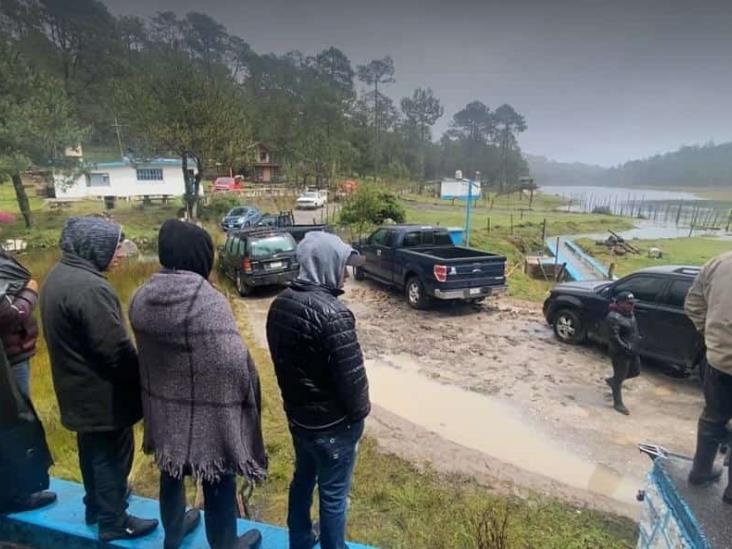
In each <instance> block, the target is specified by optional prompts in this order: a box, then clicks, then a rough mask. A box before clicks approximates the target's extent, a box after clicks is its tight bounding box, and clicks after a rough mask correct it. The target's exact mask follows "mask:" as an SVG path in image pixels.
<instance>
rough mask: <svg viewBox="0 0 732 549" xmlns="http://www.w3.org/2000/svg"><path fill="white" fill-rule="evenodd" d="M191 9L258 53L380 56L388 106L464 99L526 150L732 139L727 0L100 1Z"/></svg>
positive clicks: (646, 149)
mask: <svg viewBox="0 0 732 549" xmlns="http://www.w3.org/2000/svg"><path fill="white" fill-rule="evenodd" d="M106 3H107V5H108V6H109V7H110V9H111V10H112V11H113V12H114V13H116V14H137V15H152V14H154V13H155V11H158V10H161V11H162V10H173V11H176V12H177V13H178V14H179V15H182V14H184V13H186V12H188V11H201V12H203V13H207V14H209V15H211V16H212V17H214V18H216V19H218V20H219V21H220V22H222V23H223V24H224V25H225V26H226V27H227V29H228V30H229V32H230V33H232V34H238V35H239V36H241V37H242V38H244V39H245V40H246V41H247V42H249V43H250V45H251V46H252V47H253V48H254V49H255V51H257V52H259V53H263V52H275V53H285V52H287V51H289V50H293V49H299V50H301V51H302V52H303V53H305V54H311V53H314V52H316V51H319V50H321V49H323V48H326V47H329V46H331V45H333V46H336V47H338V48H340V49H342V50H343V51H344V52H345V53H346V54H347V55H348V56H349V57H350V58H351V61H352V62H353V63H354V65H355V64H358V63H363V62H364V61H367V60H370V59H373V58H377V57H382V56H384V55H386V54H390V55H391V56H392V57H393V58H394V62H395V65H396V83H395V84H393V85H391V86H389V87H388V88H387V90H386V92H387V93H388V95H390V96H391V97H392V98H394V99H395V100H396V101H397V102H398V100H399V98H401V97H402V96H404V95H408V94H410V93H411V91H412V90H413V89H414V88H415V87H417V86H425V87H426V86H428V87H431V88H432V89H433V90H434V91H435V94H436V95H437V96H438V97H439V98H440V99H441V100H442V102H443V105H444V106H445V116H444V117H443V118H442V119H441V120H440V121H439V122H438V125H437V126H436V128H435V134H436V135H439V134H440V133H441V132H442V131H444V129H446V127H447V126H448V124H449V120H450V118H451V116H452V114H453V113H454V112H456V111H457V110H459V109H460V108H462V107H463V106H464V105H465V104H466V103H468V102H469V101H472V100H474V99H480V100H481V101H483V102H484V103H486V104H487V105H488V106H489V107H491V108H495V107H497V106H498V105H500V104H501V103H506V102H508V103H510V104H511V105H513V106H514V107H515V108H516V110H518V111H519V112H521V113H522V114H524V115H525V116H526V120H527V123H528V130H527V131H526V133H525V134H523V135H522V136H521V139H520V142H521V146H522V148H523V149H524V150H525V151H526V152H529V153H532V154H541V155H545V156H548V157H549V158H552V159H555V160H562V161H580V162H587V163H594V164H600V165H613V164H617V163H620V162H623V161H625V160H629V159H634V158H640V157H645V156H649V155H652V154H655V153H658V152H665V151H669V150H673V149H676V148H678V147H679V146H680V145H683V144H697V143H704V142H707V141H710V140H714V141H716V142H722V141H728V140H732V108H730V102H731V101H732V0H505V1H503V2H498V1H490V0H484V1H479V0H449V1H447V0H256V1H254V0H208V1H206V0H178V1H176V0H106Z"/></svg>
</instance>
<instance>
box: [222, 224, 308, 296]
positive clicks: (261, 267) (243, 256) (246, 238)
mask: <svg viewBox="0 0 732 549" xmlns="http://www.w3.org/2000/svg"><path fill="white" fill-rule="evenodd" d="M296 248H297V243H296V242H295V239H294V238H292V235H290V234H289V233H287V232H285V231H280V230H277V229H268V228H264V227H254V228H250V229H242V230H239V231H234V232H231V233H229V235H228V237H227V238H226V243H225V244H224V245H223V246H221V247H220V248H219V270H220V271H221V273H222V274H223V275H224V276H226V277H227V278H229V279H231V280H232V281H233V282H234V284H235V285H236V289H237V291H238V292H239V295H241V296H248V295H249V294H251V293H252V290H253V289H254V288H255V287H258V286H285V285H287V284H289V283H290V282H292V281H293V280H295V278H297V274H298V271H299V270H300V265H299V264H298V262H297V257H296V255H295V249H296Z"/></svg>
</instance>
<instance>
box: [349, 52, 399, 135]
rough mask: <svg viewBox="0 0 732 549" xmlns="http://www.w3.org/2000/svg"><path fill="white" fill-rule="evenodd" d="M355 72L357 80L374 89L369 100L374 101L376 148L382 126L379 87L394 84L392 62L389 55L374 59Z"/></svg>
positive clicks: (381, 96) (359, 66) (360, 66)
mask: <svg viewBox="0 0 732 549" xmlns="http://www.w3.org/2000/svg"><path fill="white" fill-rule="evenodd" d="M357 72H358V79H359V80H361V82H363V83H364V84H366V85H367V86H373V87H374V89H373V90H372V91H373V93H372V95H371V98H372V99H373V101H374V110H373V113H374V129H375V133H376V146H377V147H378V145H379V142H380V141H381V124H382V120H381V119H380V118H379V114H380V113H381V112H382V110H381V109H380V107H379V100H381V99H382V98H383V97H384V96H383V95H382V94H381V93H380V92H379V86H384V85H385V84H392V83H394V82H396V80H394V60H393V59H392V58H391V56H390V55H387V56H386V57H383V58H382V59H374V60H373V61H371V62H369V63H368V64H366V65H358V67H357Z"/></svg>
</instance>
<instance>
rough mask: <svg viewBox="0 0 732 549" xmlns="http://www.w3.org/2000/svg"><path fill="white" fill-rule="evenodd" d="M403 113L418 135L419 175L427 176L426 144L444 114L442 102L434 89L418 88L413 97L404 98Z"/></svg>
mask: <svg viewBox="0 0 732 549" xmlns="http://www.w3.org/2000/svg"><path fill="white" fill-rule="evenodd" d="M401 107H402V112H403V113H404V116H405V117H406V119H407V123H408V124H409V125H410V126H411V127H412V128H414V130H415V131H416V133H417V144H418V151H417V155H418V157H419V168H418V170H419V175H420V177H422V178H424V176H425V168H424V166H425V144H426V142H427V141H428V140H429V139H430V128H431V127H432V126H434V125H435V122H437V120H439V118H440V117H441V116H442V115H443V114H444V110H443V108H442V105H441V104H440V100H439V99H437V98H436V97H435V96H434V94H433V93H432V89H430V88H427V89H423V88H417V89H416V90H414V93H413V94H412V97H404V98H402V101H401Z"/></svg>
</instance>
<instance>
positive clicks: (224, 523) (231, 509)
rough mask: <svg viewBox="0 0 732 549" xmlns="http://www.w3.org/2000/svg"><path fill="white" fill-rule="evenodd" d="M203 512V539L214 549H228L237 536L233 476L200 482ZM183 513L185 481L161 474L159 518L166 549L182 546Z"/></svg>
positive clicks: (183, 533) (184, 510)
mask: <svg viewBox="0 0 732 549" xmlns="http://www.w3.org/2000/svg"><path fill="white" fill-rule="evenodd" d="M203 509H204V511H205V512H206V516H205V522H206V539H207V540H208V543H209V545H210V546H211V547H212V548H213V549H229V548H231V547H233V546H234V544H235V543H236V540H237V535H236V514H237V513H236V477H234V476H233V475H227V476H224V477H221V480H220V481H219V482H206V481H203ZM185 514H186V489H185V481H184V478H175V477H172V476H170V475H169V474H167V473H164V472H161V473H160V518H161V519H162V521H163V528H164V529H165V545H164V547H165V549H177V548H178V547H180V545H181V543H183V537H184V535H185V532H184V530H183V517H184V516H185Z"/></svg>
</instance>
